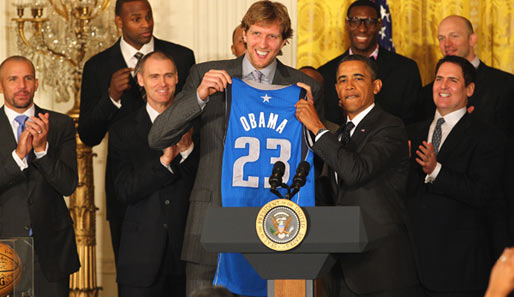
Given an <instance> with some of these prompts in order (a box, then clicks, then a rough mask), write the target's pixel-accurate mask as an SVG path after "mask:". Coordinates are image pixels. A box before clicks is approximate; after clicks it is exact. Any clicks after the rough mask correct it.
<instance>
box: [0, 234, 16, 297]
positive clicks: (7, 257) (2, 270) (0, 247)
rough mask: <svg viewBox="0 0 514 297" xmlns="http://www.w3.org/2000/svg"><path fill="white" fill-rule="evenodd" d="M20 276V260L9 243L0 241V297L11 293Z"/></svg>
mask: <svg viewBox="0 0 514 297" xmlns="http://www.w3.org/2000/svg"><path fill="white" fill-rule="evenodd" d="M20 276H21V260H20V257H18V254H16V251H14V249H13V248H11V247H10V246H9V245H7V244H5V243H2V242H0V297H4V296H6V295H7V294H9V293H11V292H12V290H13V288H14V285H16V283H18V281H19V280H20Z"/></svg>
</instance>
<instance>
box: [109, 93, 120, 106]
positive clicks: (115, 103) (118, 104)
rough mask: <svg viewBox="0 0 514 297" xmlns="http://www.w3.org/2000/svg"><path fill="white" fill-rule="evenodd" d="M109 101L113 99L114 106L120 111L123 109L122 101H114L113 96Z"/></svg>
mask: <svg viewBox="0 0 514 297" xmlns="http://www.w3.org/2000/svg"><path fill="white" fill-rule="evenodd" d="M109 99H111V102H112V104H114V106H116V108H118V109H120V108H121V100H119V101H116V100H114V99H112V97H111V96H109Z"/></svg>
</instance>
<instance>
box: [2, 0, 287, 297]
mask: <svg viewBox="0 0 514 297" xmlns="http://www.w3.org/2000/svg"><path fill="white" fill-rule="evenodd" d="M13 2H14V0H7V1H1V3H0V24H1V25H0V60H4V59H5V58H6V57H8V56H10V55H13V54H18V50H17V48H16V36H15V33H14V32H15V27H14V23H13V22H12V21H11V18H12V17H14V14H15V11H14V8H13V6H12V4H11V3H13ZM253 2H255V1H254V0H190V1H178V0H150V3H151V5H152V8H153V13H154V20H155V28H154V35H155V36H156V37H158V38H160V39H165V40H170V41H172V42H175V43H179V44H182V45H185V46H187V47H189V48H191V49H192V50H193V51H194V52H195V57H196V61H197V62H205V61H209V60H217V59H229V58H232V53H231V51H230V45H231V43H232V30H233V29H234V28H235V27H236V26H237V25H238V24H239V23H240V21H241V18H242V17H243V15H244V13H245V12H246V10H247V9H248V7H249V6H250V5H251V3H253ZM279 2H282V3H283V4H284V5H286V6H287V7H288V9H289V14H290V16H291V18H292V22H293V27H294V29H295V32H296V0H279ZM114 3H115V0H112V1H111V5H112V6H114ZM296 40H297V38H296V35H295V37H294V38H293V40H292V41H291V42H290V44H289V45H286V46H285V47H284V49H283V52H284V55H283V56H282V57H280V60H281V61H282V62H283V63H284V64H286V65H290V66H293V67H294V66H295V65H296ZM38 77H39V78H40V79H41V78H44V74H43V73H39V72H38ZM50 93H51V90H39V91H38V92H37V93H36V97H35V99H34V100H35V102H36V103H37V104H38V105H40V106H42V107H45V108H49V109H53V110H56V111H60V112H63V113H65V112H67V111H68V110H69V109H70V108H71V102H69V103H59V104H58V103H55V102H52V100H51V99H50V97H49V95H48V94H50ZM2 104H3V96H0V105H2ZM93 151H94V153H96V154H97V156H96V157H95V158H94V159H93V169H94V182H95V204H96V206H97V207H98V208H99V210H98V212H97V216H96V232H97V234H96V238H97V273H98V285H99V286H101V287H103V290H102V291H100V297H107V296H108V297H115V296H116V295H117V294H116V286H115V285H116V283H115V264H114V257H113V254H112V249H111V243H110V237H109V236H110V235H109V227H108V224H107V222H106V220H105V192H104V177H105V160H106V139H104V141H103V142H102V143H101V144H100V145H98V146H96V147H95V148H94V149H93Z"/></svg>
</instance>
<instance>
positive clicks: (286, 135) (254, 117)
mask: <svg viewBox="0 0 514 297" xmlns="http://www.w3.org/2000/svg"><path fill="white" fill-rule="evenodd" d="M249 84H252V85H253V86H255V87H253V86H250V85H249ZM257 87H258V88H257ZM304 93H305V92H304V91H303V90H302V89H301V88H300V87H298V86H296V85H291V86H276V85H265V84H258V83H255V82H253V81H249V82H248V84H247V83H245V82H243V81H242V80H240V79H237V78H232V85H231V86H230V85H229V86H228V87H227V91H226V94H227V98H226V99H227V101H226V104H227V112H226V114H227V124H226V130H227V131H226V137H225V148H224V152H223V167H222V175H221V197H222V205H223V206H224V207H237V206H240V207H261V206H263V205H264V204H266V203H267V202H269V201H271V200H274V199H277V198H278V197H277V196H275V195H274V194H273V193H271V192H270V185H269V182H268V177H269V176H270V174H271V171H272V168H273V165H274V164H275V162H277V161H282V162H283V163H284V164H285V173H284V177H283V182H284V183H286V184H288V185H290V184H291V181H292V179H293V176H294V175H295V174H296V167H297V166H298V164H299V163H300V162H301V161H307V162H309V163H310V164H311V168H312V166H313V153H312V151H311V150H310V149H309V147H308V146H307V143H306V139H305V135H307V134H306V132H305V131H304V128H303V125H302V124H301V123H300V122H299V121H298V120H297V119H296V116H295V113H296V108H295V107H294V105H295V104H296V102H298V100H299V99H300V98H303V97H304ZM280 192H281V193H282V195H283V196H284V197H285V193H286V191H285V189H280ZM292 200H293V201H294V202H296V203H297V204H299V205H300V206H314V170H313V169H311V171H310V172H309V175H308V176H307V182H306V184H305V186H303V187H302V188H301V189H300V191H299V193H298V194H297V195H295V196H294V197H293V199H292ZM227 232H230V230H227ZM213 283H214V284H215V285H221V286H225V287H227V288H228V289H229V290H230V291H232V292H234V293H236V294H239V295H248V296H266V295H267V291H266V281H265V280H263V279H262V278H260V277H259V275H258V274H257V272H255V270H254V269H253V268H252V267H251V266H250V264H248V262H247V261H246V259H245V258H244V257H243V256H242V255H241V254H234V253H222V254H220V255H219V257H218V267H217V270H216V275H215V278H214V282H213Z"/></svg>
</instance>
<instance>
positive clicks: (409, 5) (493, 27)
mask: <svg viewBox="0 0 514 297" xmlns="http://www.w3.org/2000/svg"><path fill="white" fill-rule="evenodd" d="M353 1H354V0H322V1H321V0H298V55H297V59H298V60H297V65H298V67H302V66H307V65H309V66H313V67H318V66H321V65H323V64H324V63H325V62H327V61H329V60H331V59H333V58H335V57H337V56H338V55H340V54H341V53H343V52H344V51H345V50H346V49H347V48H348V46H349V41H348V37H347V34H346V31H345V29H344V19H345V17H346V10H347V9H348V6H349V5H350V4H351V3H352V2H353ZM388 4H389V8H390V11H391V15H392V20H393V43H394V46H395V48H396V52H397V53H399V54H402V55H404V56H407V57H409V58H412V59H414V60H415V61H416V62H417V63H418V67H419V69H420V72H421V77H422V79H423V84H427V83H429V82H430V81H432V80H433V76H434V75H433V72H434V68H435V64H436V62H437V60H438V59H440V58H441V57H442V55H441V52H440V51H439V43H438V40H437V28H438V26H439V23H440V22H441V20H442V19H443V18H444V17H446V16H448V15H452V14H457V15H462V16H464V17H466V18H468V19H469V20H470V21H471V23H472V24H473V28H474V29H475V33H476V34H477V36H478V45H477V46H476V47H475V53H476V54H477V55H478V57H479V58H480V59H481V60H482V61H484V62H485V63H486V64H488V65H490V66H493V67H495V68H499V69H502V70H504V71H507V72H510V73H514V1H512V0H388Z"/></svg>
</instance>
